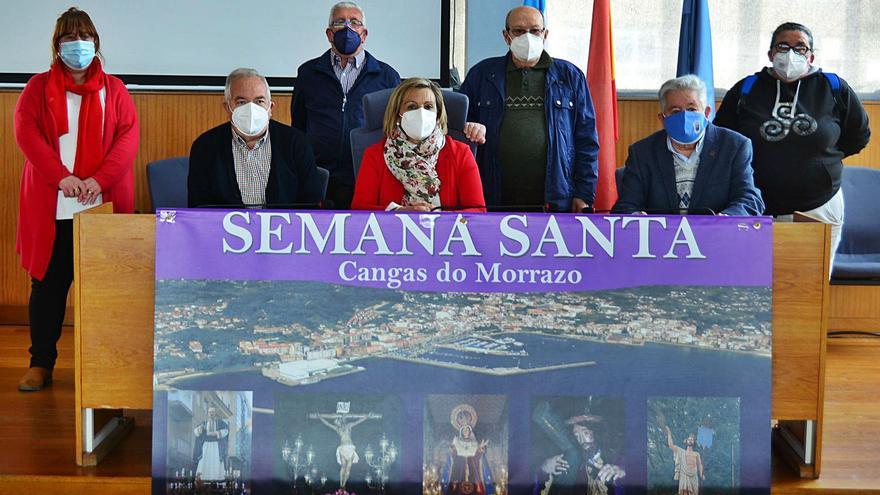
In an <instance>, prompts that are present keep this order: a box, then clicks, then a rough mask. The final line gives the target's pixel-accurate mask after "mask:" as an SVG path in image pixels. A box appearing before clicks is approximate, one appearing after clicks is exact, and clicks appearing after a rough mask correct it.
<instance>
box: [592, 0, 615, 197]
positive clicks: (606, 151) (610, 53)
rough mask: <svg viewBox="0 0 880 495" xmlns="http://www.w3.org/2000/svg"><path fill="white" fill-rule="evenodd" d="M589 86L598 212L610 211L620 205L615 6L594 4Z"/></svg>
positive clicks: (602, 0) (606, 2)
mask: <svg viewBox="0 0 880 495" xmlns="http://www.w3.org/2000/svg"><path fill="white" fill-rule="evenodd" d="M587 85H588V86H589V87H590V95H591V96H592V97H593V107H594V108H595V110H596V131H597V132H598V134H599V182H598V184H597V185H596V201H595V204H594V205H593V207H594V208H595V209H596V210H597V211H601V210H606V211H607V210H610V209H611V207H612V206H614V203H615V202H616V201H617V184H616V183H615V181H614V171H615V170H616V169H617V151H616V143H617V138H618V130H617V87H616V85H615V83H614V42H613V40H612V38H611V2H610V0H595V1H594V2H593V27H592V31H591V33H590V59H589V64H588V65H587Z"/></svg>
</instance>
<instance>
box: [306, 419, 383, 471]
mask: <svg viewBox="0 0 880 495" xmlns="http://www.w3.org/2000/svg"><path fill="white" fill-rule="evenodd" d="M309 419H317V420H319V421H320V422H321V423H323V424H324V426H326V427H328V428H330V429H331V430H333V431H335V432H336V434H337V435H339V446H338V447H336V462H337V463H339V485H340V486H341V487H342V488H345V483H346V482H347V481H348V476H349V475H350V474H351V466H352V465H354V464H357V462H358V461H359V460H360V458H359V457H358V455H357V447H355V445H354V442H352V440H351V430H352V428H354V427H355V426H357V425H359V424H361V423H363V422H364V421H366V420H368V419H382V415H381V414H376V413H372V412H371V413H367V414H350V413H340V412H337V413H336V414H318V413H312V414H309ZM330 420H332V422H331V421H330Z"/></svg>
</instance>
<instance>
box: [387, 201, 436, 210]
mask: <svg viewBox="0 0 880 495" xmlns="http://www.w3.org/2000/svg"><path fill="white" fill-rule="evenodd" d="M432 208H433V207H432V206H431V205H430V204H428V203H425V202H422V201H420V202H418V203H413V204H410V205H405V206H401V207H400V208H398V209H396V210H394V211H420V212H430V211H431V209H432Z"/></svg>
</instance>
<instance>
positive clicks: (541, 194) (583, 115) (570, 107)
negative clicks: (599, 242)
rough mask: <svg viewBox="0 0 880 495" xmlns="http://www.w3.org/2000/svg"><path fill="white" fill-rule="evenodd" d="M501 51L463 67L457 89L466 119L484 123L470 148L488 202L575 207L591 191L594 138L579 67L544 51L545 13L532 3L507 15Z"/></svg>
mask: <svg viewBox="0 0 880 495" xmlns="http://www.w3.org/2000/svg"><path fill="white" fill-rule="evenodd" d="M503 36H504V40H505V42H507V44H508V45H509V47H510V51H509V52H508V54H507V55H505V56H502V57H495V58H489V59H486V60H483V61H482V62H480V63H478V64H477V65H476V66H474V67H473V68H472V69H471V70H470V72H468V75H467V77H466V78H465V81H464V83H463V84H462V86H461V92H462V93H464V94H466V95H467V96H468V98H469V99H470V108H469V110H468V121H472V122H479V123H481V124H484V125H485V126H486V144H485V145H483V146H482V147H481V148H480V150H479V151H478V153H477V155H478V156H477V163H478V165H479V167H480V175H481V177H482V180H483V191H484V193H485V194H486V201H487V204H488V205H489V206H490V207H493V206H494V207H495V208H496V209H500V210H503V209H505V208H507V209H514V208H516V209H523V208H525V209H532V208H534V209H539V208H542V209H544V210H546V211H573V212H581V211H583V210H584V209H587V210H588V211H589V209H590V208H591V207H592V204H593V200H594V198H595V196H596V179H597V167H598V158H599V142H598V138H597V136H596V119H595V113H594V111H593V101H592V99H591V98H590V92H589V90H588V89H587V82H586V78H585V77H584V74H583V72H581V71H580V69H578V68H577V67H576V66H575V65H573V64H572V63H570V62H567V61H565V60H560V59H554V58H551V57H550V55H548V54H547V52H546V51H544V41H545V39H546V38H547V30H546V29H545V28H544V16H543V15H542V14H541V12H540V11H539V10H537V9H534V8H532V7H517V8H515V9H513V10H511V11H510V12H509V13H508V14H507V19H506V21H505V28H504V31H503Z"/></svg>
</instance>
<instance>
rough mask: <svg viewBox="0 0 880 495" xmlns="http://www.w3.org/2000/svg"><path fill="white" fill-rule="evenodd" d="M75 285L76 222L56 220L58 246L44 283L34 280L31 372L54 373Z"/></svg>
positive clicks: (32, 283) (31, 314)
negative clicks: (37, 367) (74, 239)
mask: <svg viewBox="0 0 880 495" xmlns="http://www.w3.org/2000/svg"><path fill="white" fill-rule="evenodd" d="M71 283H73V220H55V244H54V245H53V246H52V258H51V259H50V260H49V269H48V270H46V276H44V277H43V280H37V279H35V278H31V299H30V303H29V304H28V317H29V318H30V326H31V348H30V353H31V368H33V367H34V366H39V367H42V368H48V369H50V370H51V369H52V368H54V367H55V359H56V358H57V357H58V350H57V349H56V348H55V344H57V343H58V339H59V338H61V325H62V324H63V323H64V311H65V309H67V308H66V306H67V292H68V291H69V290H70V284H71Z"/></svg>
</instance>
